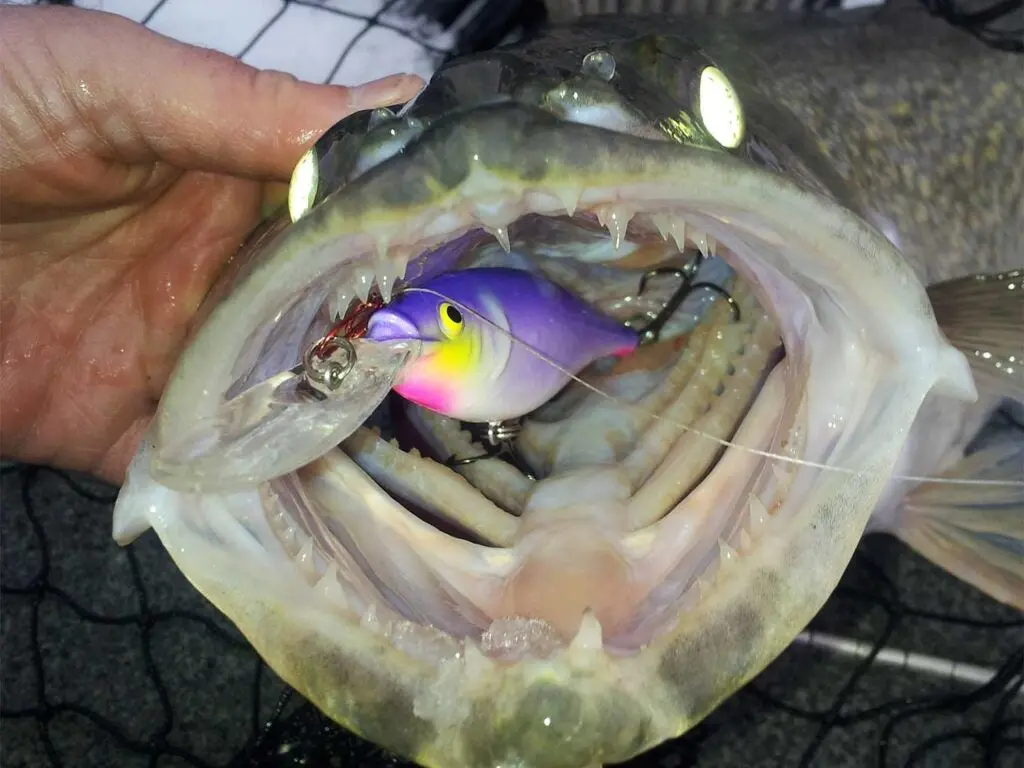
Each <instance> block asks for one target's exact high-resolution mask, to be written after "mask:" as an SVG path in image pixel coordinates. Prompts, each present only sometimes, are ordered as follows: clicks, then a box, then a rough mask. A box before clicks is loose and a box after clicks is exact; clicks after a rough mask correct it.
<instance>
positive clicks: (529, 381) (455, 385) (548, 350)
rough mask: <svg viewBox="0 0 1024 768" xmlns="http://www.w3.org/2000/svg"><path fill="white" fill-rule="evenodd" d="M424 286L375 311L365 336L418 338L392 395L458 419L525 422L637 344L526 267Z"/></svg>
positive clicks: (466, 273)
mask: <svg viewBox="0 0 1024 768" xmlns="http://www.w3.org/2000/svg"><path fill="white" fill-rule="evenodd" d="M417 287H418V288H419V289H422V290H416V289H408V290H406V291H404V292H402V293H400V294H399V295H398V296H396V298H395V299H394V300H393V301H392V302H391V303H390V304H389V305H388V306H386V307H384V308H383V309H380V310H378V311H376V312H375V313H374V314H373V315H372V316H371V317H370V321H369V325H368V328H367V334H366V338H368V339H371V340H375V341H394V340H400V339H415V340H418V341H420V342H421V343H422V345H423V347H422V354H421V355H419V356H418V357H417V358H416V359H415V360H413V361H412V362H411V363H409V364H408V365H406V367H405V368H404V370H403V371H402V373H401V374H400V375H399V378H398V380H397V382H396V384H395V386H394V391H395V392H397V393H398V394H400V395H401V396H402V397H404V398H405V399H407V400H409V401H411V402H413V403H416V404H417V405H420V406H423V407H424V408H427V409H429V410H432V411H436V412H438V413H441V414H444V415H446V416H450V417H452V418H456V419H459V420H460V421H467V422H491V421H504V420H507V419H514V418H518V417H520V416H523V415H525V414H527V413H529V412H530V411H532V410H534V409H535V408H537V407H539V406H540V405H542V404H544V403H545V402H547V401H548V400H550V399H551V398H552V397H553V396H554V395H555V394H557V392H558V391H559V390H560V389H562V387H564V386H565V385H566V384H567V383H569V381H570V378H571V377H570V374H572V375H575V374H577V373H579V372H580V371H581V370H582V369H583V368H585V367H586V366H588V365H589V364H590V363H592V362H594V361H595V360H598V359H600V358H602V357H606V356H609V355H626V354H629V353H630V352H632V351H633V350H634V349H635V348H636V346H637V344H638V343H639V335H638V334H637V333H636V332H635V331H633V330H632V329H630V328H627V327H626V326H624V325H622V324H621V323H620V322H619V321H617V320H615V319H614V318H611V317H609V316H608V315H605V314H604V313H602V312H600V311H599V310H597V309H595V308H593V307H591V306H590V305H589V304H587V303H585V302H584V301H582V300H581V299H579V298H577V297H576V296H574V295H573V294H572V293H571V292H569V291H567V290H566V289H564V288H562V287H561V286H559V285H557V284H555V283H553V282H551V281H549V280H547V279H545V278H543V277H540V276H538V275H535V274H533V273H531V272H527V271H525V270H519V269H509V268H504V267H481V268H477V269H468V270H463V271H461V272H450V273H446V274H443V275H439V276H438V277H435V278H433V279H431V280H429V281H427V282H425V283H423V284H422V285H420V286H417ZM435 292H436V293H435ZM438 294H440V295H438ZM442 296H443V297H444V298H442ZM552 363H554V365H553V364H552Z"/></svg>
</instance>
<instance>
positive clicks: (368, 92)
mask: <svg viewBox="0 0 1024 768" xmlns="http://www.w3.org/2000/svg"><path fill="white" fill-rule="evenodd" d="M422 87H423V78H421V77H420V76H419V75H412V74H408V73H401V74H394V75H388V76H387V77H381V78H379V79H377V80H371V81H370V82H368V83H363V84H362V85H358V86H355V87H354V88H353V89H352V100H353V102H355V103H357V104H367V105H369V104H370V103H372V104H373V105H383V104H396V103H399V102H403V101H408V100H409V99H411V98H412V97H413V96H415V95H416V92H417V91H419V89H420V88H422Z"/></svg>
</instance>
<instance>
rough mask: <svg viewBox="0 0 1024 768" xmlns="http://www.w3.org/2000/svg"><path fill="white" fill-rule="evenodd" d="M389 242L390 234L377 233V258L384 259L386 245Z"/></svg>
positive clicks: (386, 250) (386, 253) (386, 252)
mask: <svg viewBox="0 0 1024 768" xmlns="http://www.w3.org/2000/svg"><path fill="white" fill-rule="evenodd" d="M390 244H391V236H390V235H388V234H382V235H377V258H378V259H380V260H384V259H385V258H387V255H388V246H389V245H390Z"/></svg>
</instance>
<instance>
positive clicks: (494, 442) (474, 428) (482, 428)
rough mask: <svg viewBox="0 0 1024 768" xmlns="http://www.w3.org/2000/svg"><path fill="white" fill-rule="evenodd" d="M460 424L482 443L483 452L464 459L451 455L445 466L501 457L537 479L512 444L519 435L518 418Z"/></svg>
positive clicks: (531, 478)
mask: <svg viewBox="0 0 1024 768" xmlns="http://www.w3.org/2000/svg"><path fill="white" fill-rule="evenodd" d="M460 424H461V426H462V428H463V429H466V430H467V431H468V432H469V434H470V435H471V436H472V437H473V439H474V440H475V441H476V442H479V443H482V444H483V446H484V452H483V453H481V454H477V455H476V456H467V457H466V458H464V459H457V458H455V457H454V456H451V457H449V459H448V460H447V461H446V462H445V466H448V467H451V468H452V469H454V468H456V467H465V466H468V465H470V464H475V463H476V462H478V461H483V460H484V459H503V460H504V461H506V462H508V463H509V464H511V465H512V466H513V467H515V468H516V469H518V470H519V471H520V472H522V473H523V475H525V476H526V477H527V478H529V479H530V480H536V479H537V478H536V477H534V475H533V473H532V472H531V471H530V468H529V467H528V466H527V465H526V463H525V462H524V461H523V459H522V457H521V456H520V455H519V453H518V452H517V451H516V449H515V446H514V445H513V441H514V440H515V439H516V438H517V437H519V433H520V432H521V431H522V423H521V422H520V421H519V420H518V419H512V420H509V421H490V422H487V423H486V424H467V423H466V422H461V423H460Z"/></svg>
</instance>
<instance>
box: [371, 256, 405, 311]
mask: <svg viewBox="0 0 1024 768" xmlns="http://www.w3.org/2000/svg"><path fill="white" fill-rule="evenodd" d="M396 256H397V259H395V257H396ZM408 263H409V259H408V256H407V255H406V256H403V255H401V254H393V255H392V257H386V256H385V257H382V258H380V259H379V260H378V261H377V288H378V289H379V290H380V295H381V298H383V299H384V303H385V304H386V303H388V302H390V301H391V294H392V292H393V291H394V289H395V284H396V283H397V282H398V280H399V278H400V277H401V276H402V275H403V274H405V267H406V265H407V264H408Z"/></svg>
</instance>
